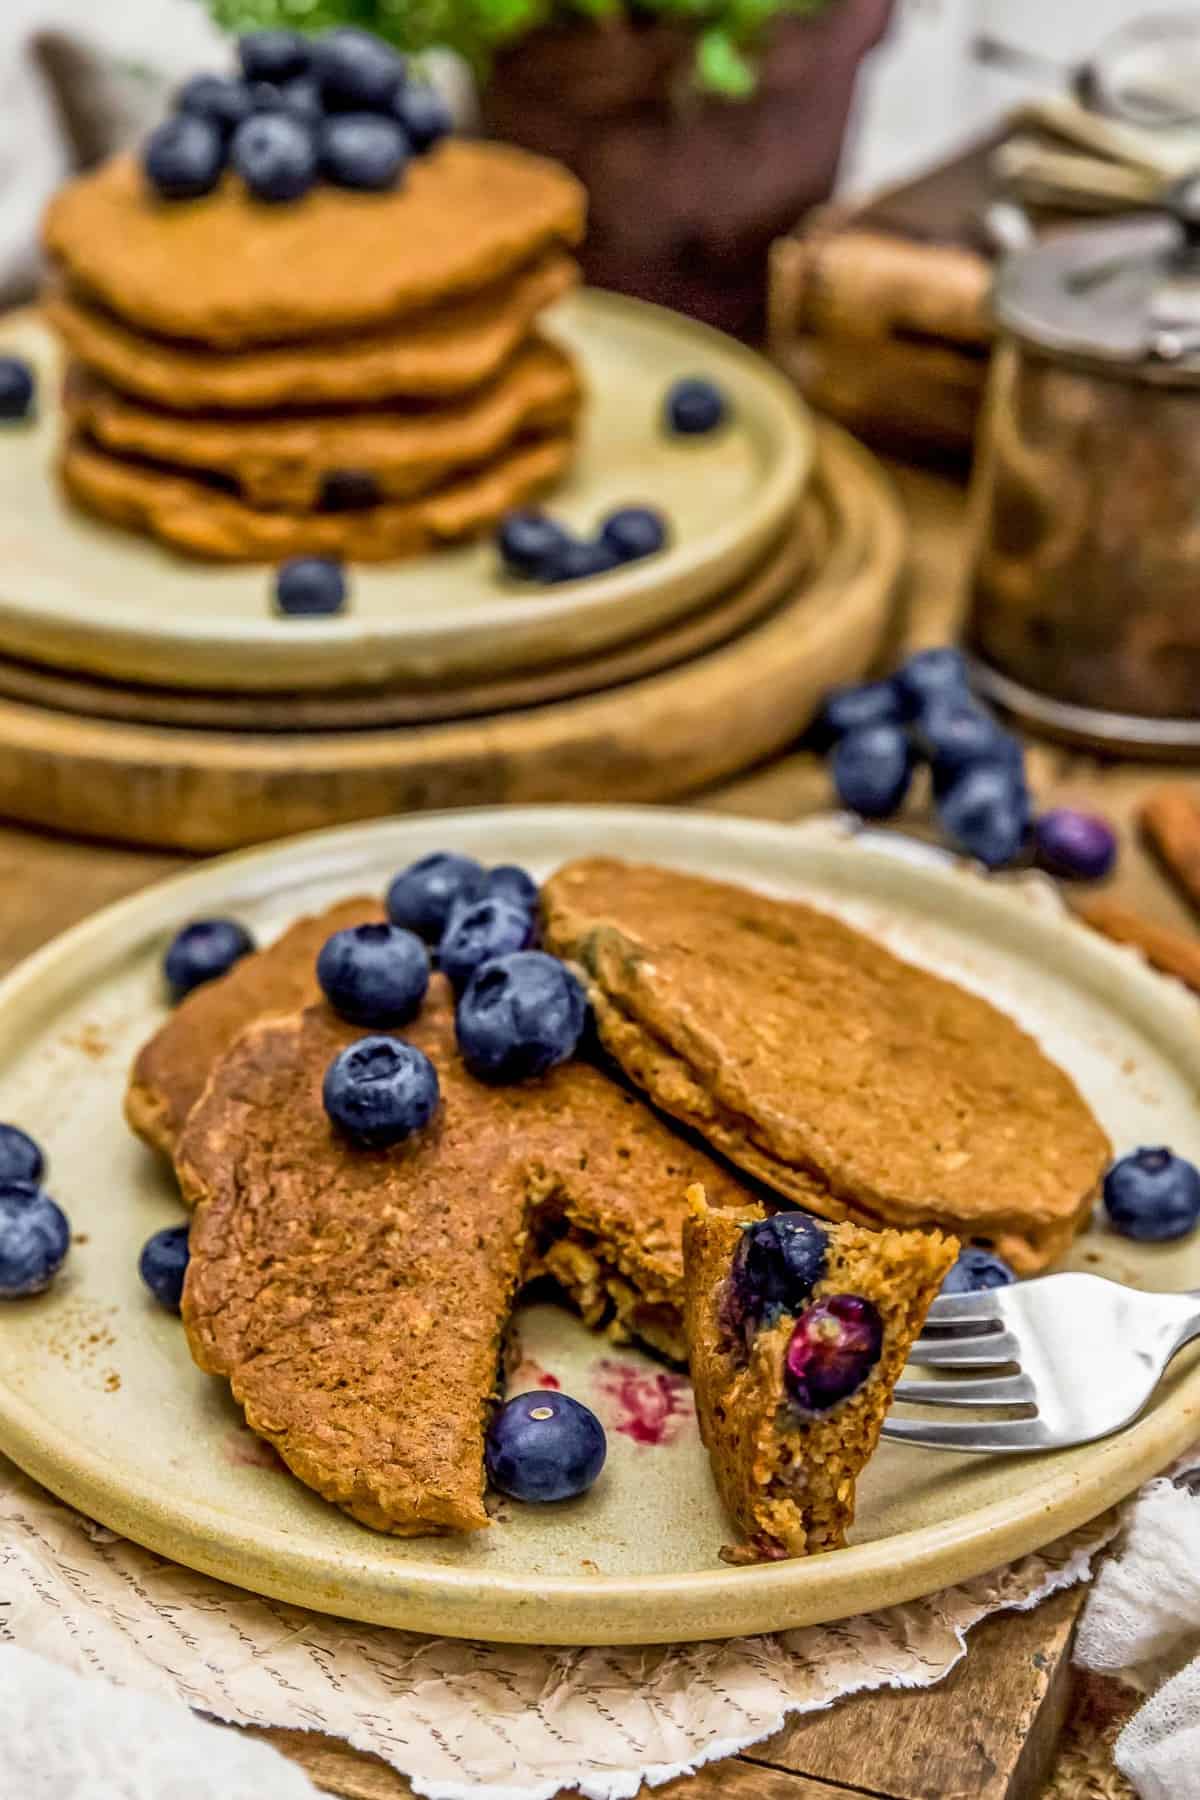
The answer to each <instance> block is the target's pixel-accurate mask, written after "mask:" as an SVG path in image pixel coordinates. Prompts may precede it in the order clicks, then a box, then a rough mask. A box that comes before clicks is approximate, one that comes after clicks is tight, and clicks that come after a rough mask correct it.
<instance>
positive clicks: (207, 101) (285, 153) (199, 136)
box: [142, 25, 451, 204]
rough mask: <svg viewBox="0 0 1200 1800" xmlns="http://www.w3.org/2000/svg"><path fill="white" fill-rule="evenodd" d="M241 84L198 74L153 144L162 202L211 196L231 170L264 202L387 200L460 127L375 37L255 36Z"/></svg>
mask: <svg viewBox="0 0 1200 1800" xmlns="http://www.w3.org/2000/svg"><path fill="white" fill-rule="evenodd" d="M238 55H239V59H240V61H241V66H242V74H241V78H240V79H238V78H235V77H231V76H222V75H196V76H193V78H192V79H191V80H190V81H188V82H185V84H184V86H183V87H182V88H181V89H180V91H179V93H178V94H177V95H176V99H175V112H174V114H173V115H172V117H171V118H169V119H167V120H165V121H164V122H163V124H161V125H160V126H159V127H158V128H157V130H155V131H154V132H152V133H151V135H150V137H149V138H148V139H147V141H146V145H145V148H144V150H143V154H142V163H143V167H144V168H145V172H146V178H147V180H148V181H149V183H150V185H151V187H152V188H153V189H154V190H155V192H156V193H157V194H159V195H160V196H161V197H162V198H163V199H164V200H196V199H199V198H200V196H201V195H203V194H208V193H211V191H212V190H213V188H214V187H215V186H216V185H217V182H218V181H219V180H220V179H221V176H222V174H223V172H224V171H225V169H226V168H227V167H231V168H233V169H234V170H235V171H236V172H237V174H238V175H240V176H241V178H242V180H243V181H244V182H245V184H246V187H247V189H248V190H249V192H250V193H251V194H252V195H253V196H254V198H255V199H256V200H263V201H270V202H273V203H276V204H279V203H282V202H286V201H291V200H299V199H300V198H301V196H302V195H304V194H306V193H308V191H309V189H310V188H311V187H313V186H314V184H315V183H316V182H317V181H318V180H321V179H324V180H325V181H329V182H332V183H334V184H335V185H336V186H338V187H347V188H358V189H361V190H364V191H368V192H379V191H381V190H383V189H385V188H392V187H395V186H396V184H397V182H398V181H399V180H400V178H401V176H402V175H403V173H404V169H405V166H406V164H407V163H408V161H409V159H410V157H412V156H419V155H421V154H423V153H424V152H425V151H426V150H429V149H431V148H432V146H433V145H434V144H436V143H437V142H438V141H439V139H441V138H443V137H445V136H446V134H447V132H449V131H450V129H451V120H450V115H449V113H448V111H447V109H446V105H445V103H444V101H443V100H442V99H441V97H440V96H439V95H438V94H437V93H436V91H435V90H434V89H433V88H432V87H429V86H427V85H426V84H424V83H421V82H414V81H410V80H409V78H408V69H407V66H406V63H405V60H404V58H403V57H402V56H401V55H400V53H399V51H397V50H394V49H393V48H392V47H391V45H390V44H386V43H384V42H383V40H382V39H381V38H378V37H375V36H374V35H373V34H372V33H371V32H369V31H361V30H359V29H358V28H357V27H355V26H349V25H348V26H340V27H339V28H338V29H336V30H334V31H327V32H325V33H323V34H322V35H321V36H320V37H317V38H311V39H310V38H305V37H302V36H301V35H300V34H299V33H298V32H295V31H254V32H250V33H248V34H247V35H246V36H245V37H243V38H241V39H240V40H239V43H238Z"/></svg>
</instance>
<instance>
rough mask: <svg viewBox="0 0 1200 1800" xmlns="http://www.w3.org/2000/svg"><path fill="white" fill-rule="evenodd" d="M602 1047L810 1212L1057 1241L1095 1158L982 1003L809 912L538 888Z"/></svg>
mask: <svg viewBox="0 0 1200 1800" xmlns="http://www.w3.org/2000/svg"><path fill="white" fill-rule="evenodd" d="M543 902H544V907H545V915H546V947H547V948H548V949H550V950H552V951H554V952H555V953H556V954H558V955H560V956H570V957H574V958H575V959H576V960H577V961H579V962H580V963H582V964H583V965H584V967H585V968H586V970H587V972H588V975H589V978H590V987H591V995H592V1001H593V1005H594V1007H595V1012H596V1021H597V1025H598V1028H599V1031H600V1035H601V1038H602V1039H603V1041H604V1043H605V1045H606V1047H607V1048H608V1050H609V1051H610V1052H611V1053H612V1055H613V1056H615V1057H616V1059H617V1061H618V1062H620V1063H621V1065H622V1066H623V1067H624V1069H625V1071H626V1073H627V1074H628V1075H629V1076H630V1077H631V1078H632V1079H633V1080H634V1081H636V1082H637V1083H638V1084H639V1085H640V1086H641V1087H643V1088H644V1089H645V1090H646V1091H647V1092H648V1093H649V1094H650V1096H651V1098H652V1099H654V1100H655V1101H657V1103H658V1104H659V1105H660V1106H662V1107H663V1108H665V1110H666V1111H668V1112H670V1113H673V1114H674V1115H675V1116H676V1117H677V1118H680V1119H683V1120H685V1121H686V1122H687V1123H688V1124H690V1125H693V1126H694V1127H695V1128H696V1129H697V1130H698V1131H700V1132H701V1133H702V1134H703V1135H704V1136H705V1137H706V1138H707V1139H708V1141H709V1142H710V1143H712V1144H714V1145H716V1146H717V1147H718V1148H719V1149H721V1150H723V1151H724V1152H725V1153H726V1154H727V1155H728V1156H730V1157H731V1158H732V1159H733V1161H734V1162H736V1163H738V1164H739V1165H740V1166H741V1167H742V1168H744V1169H747V1170H749V1171H750V1172H751V1173H753V1174H755V1175H757V1176H759V1177H761V1178H762V1179H763V1180H765V1181H767V1182H769V1183H770V1184H771V1185H772V1186H773V1187H775V1188H776V1189H777V1190H779V1191H780V1192H781V1193H784V1194H788V1195H790V1196H791V1197H792V1198H793V1199H795V1200H796V1201H798V1202H799V1203H800V1204H801V1205H803V1206H806V1207H808V1208H810V1209H811V1210H812V1211H813V1212H817V1213H821V1214H823V1215H824V1216H825V1217H827V1218H835V1219H838V1218H849V1219H852V1220H854V1221H856V1222H858V1223H860V1224H866V1225H875V1226H878V1225H880V1224H881V1223H883V1224H891V1225H925V1226H931V1225H936V1226H942V1227H945V1228H946V1229H948V1230H950V1231H953V1232H955V1233H957V1234H958V1235H960V1236H964V1237H968V1238H972V1237H973V1238H985V1239H987V1240H989V1241H991V1242H993V1243H994V1244H995V1245H996V1247H997V1248H998V1249H999V1250H1000V1252H1001V1254H1002V1255H1004V1256H1006V1257H1007V1258H1009V1260H1010V1261H1012V1263H1013V1264H1014V1266H1015V1267H1016V1268H1017V1269H1018V1270H1019V1271H1020V1272H1022V1273H1030V1272H1033V1271H1034V1270H1036V1269H1039V1268H1042V1267H1044V1266H1045V1264H1046V1263H1048V1262H1049V1261H1051V1260H1052V1258H1053V1257H1055V1256H1057V1255H1060V1254H1062V1252H1063V1251H1065V1250H1066V1249H1067V1247H1068V1246H1069V1244H1070V1242H1071V1240H1072V1238H1073V1237H1074V1235H1075V1234H1076V1232H1077V1231H1079V1230H1080V1229H1081V1228H1082V1225H1083V1223H1084V1221H1085V1219H1086V1217H1087V1214H1088V1212H1089V1210H1090V1207H1091V1204H1092V1200H1093V1198H1094V1195H1095V1191H1096V1187H1097V1184H1098V1182H1099V1179H1100V1175H1101V1172H1102V1170H1103V1168H1104V1165H1105V1163H1106V1161H1107V1159H1108V1156H1109V1145H1108V1141H1107V1139H1106V1138H1105V1135H1104V1133H1103V1131H1102V1130H1101V1129H1100V1126H1099V1125H1098V1124H1097V1122H1096V1120H1095V1119H1094V1118H1093V1116H1092V1114H1091V1112H1090V1110H1089V1108H1088V1106H1087V1104H1086V1103H1085V1101H1084V1100H1083V1099H1082V1097H1081V1096H1080V1094H1079V1092H1078V1090H1077V1089H1076V1087H1075V1085H1074V1083H1073V1082H1072V1081H1071V1079H1070V1078H1069V1076H1067V1075H1066V1074H1064V1073H1063V1071H1062V1070H1061V1069H1059V1068H1057V1067H1056V1066H1055V1064H1053V1063H1052V1062H1050V1060H1049V1059H1048V1058H1047V1057H1046V1056H1045V1055H1044V1054H1043V1053H1042V1051H1041V1050H1040V1049H1039V1048H1038V1045H1037V1044H1036V1043H1035V1042H1034V1040H1033V1039H1032V1038H1031V1037H1030V1036H1029V1035H1028V1034H1027V1033H1026V1032H1024V1031H1022V1030H1021V1028H1020V1027H1019V1026H1018V1025H1017V1024H1015V1023H1014V1021H1013V1020H1012V1019H1010V1018H1008V1017H1007V1016H1006V1015H1005V1014H1003V1013H1001V1012H999V1011H997V1009H996V1008H995V1007H994V1006H991V1005H990V1004H989V1003H988V1002H987V1001H986V1000H983V999H981V998H980V997H979V996H978V995H975V994H970V993H967V992H966V991H964V990H963V989H961V988H959V987H956V986H955V985H954V984H953V983H952V982H949V981H944V980H942V979H940V978H939V977H937V976H935V975H932V974H929V973H928V972H927V971H925V970H923V969H918V968H915V967H913V966H912V965H911V964H909V963H905V962H902V961H901V960H900V958H899V957H896V956H893V955H892V954H891V953H890V952H889V951H887V950H885V949H883V948H882V946H880V945H878V944H875V943H873V942H872V941H871V940H870V939H869V938H866V937H864V936H863V935H862V934H861V933H860V932H857V931H854V930H852V929H851V927H850V926H848V925H845V924H843V923H842V922H841V921H840V920H837V919H834V918H831V917H830V916H829V915H827V914H825V913H822V912H819V911H817V910H816V909H815V908H813V907H810V906H804V905H800V904H798V903H795V902H789V901H784V900H776V899H771V898H769V897H767V896H765V895H762V894H756V893H752V892H749V891H747V890H745V889H742V888H736V887H731V886H726V885H725V884H724V883H721V882H715V881H707V880H703V879H701V878H700V877H697V876H689V875H682V874H677V873H674V872H671V871H667V870H663V869H658V868H652V867H639V866H634V865H629V864H625V863H620V862H615V861H609V860H606V859H599V858H597V859H592V860H586V861H581V862H577V863H572V864H568V865H567V866H566V867H565V868H564V869H562V870H560V871H559V872H558V874H557V875H555V876H554V877H553V878H552V879H551V881H550V882H549V883H547V885H546V887H545V888H544V890H543Z"/></svg>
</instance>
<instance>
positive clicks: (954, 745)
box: [816, 648, 1117, 881]
mask: <svg viewBox="0 0 1200 1800" xmlns="http://www.w3.org/2000/svg"><path fill="white" fill-rule="evenodd" d="M816 732H817V740H818V742H819V743H820V745H821V746H822V748H824V749H827V750H829V751H830V752H831V759H830V760H831V770H832V775H833V784H834V788H835V790H836V792H837V795H838V798H839V800H840V801H841V803H842V804H843V806H846V807H848V808H849V809H850V811H851V812H856V813H859V814H861V816H862V817H863V818H867V819H887V818H891V817H892V815H893V814H895V813H896V812H898V811H899V810H900V808H901V806H902V805H903V804H904V801H905V799H906V797H907V795H908V791H909V788H910V786H911V784H912V779H913V776H914V774H915V773H916V770H917V768H918V767H919V766H920V764H921V763H923V762H924V763H927V764H928V765H929V769H930V773H931V775H932V780H933V796H934V801H935V804H936V807H937V815H938V820H939V822H940V824H941V826H942V829H943V831H944V832H945V833H946V836H947V837H948V838H949V839H950V841H951V842H952V843H953V844H954V845H955V846H956V848H958V849H959V850H962V851H963V852H965V853H966V854H967V855H968V856H972V857H975V858H976V859H977V860H978V861H979V862H981V863H983V864H985V866H986V867H987V868H989V869H999V868H1004V867H1006V866H1007V865H1008V864H1010V863H1013V862H1015V861H1017V859H1018V858H1019V857H1021V856H1023V855H1024V854H1025V853H1026V851H1027V850H1028V849H1029V847H1030V845H1031V844H1033V845H1034V846H1035V847H1036V850H1037V854H1038V858H1039V860H1040V861H1041V863H1042V866H1043V867H1045V868H1047V869H1049V870H1050V872H1051V873H1053V874H1056V875H1061V876H1064V877H1068V878H1075V879H1080V880H1088V881H1095V880H1099V879H1101V878H1102V877H1103V876H1105V875H1107V874H1108V872H1109V870H1110V869H1111V868H1112V865H1113V862H1114V861H1115V859H1116V854H1117V841H1116V837H1115V836H1114V834H1113V831H1112V828H1111V826H1110V825H1108V824H1107V822H1106V821H1105V820H1103V819H1099V818H1096V817H1094V816H1093V815H1091V814H1088V813H1079V812H1074V811H1072V810H1070V809H1067V808H1058V809H1055V810H1054V811H1051V812H1047V813H1045V814H1043V815H1042V817H1041V818H1040V819H1038V820H1037V821H1036V823H1035V820H1034V813H1033V803H1032V799H1031V796H1030V792H1029V786H1028V783H1027V781H1026V778H1025V756H1024V751H1023V750H1022V748H1021V745H1020V743H1019V741H1018V740H1017V739H1016V738H1015V737H1014V736H1013V735H1012V733H1011V732H1008V731H1005V730H1004V728H1003V727H1002V726H1001V725H1000V724H999V722H998V721H997V720H996V718H995V717H994V716H993V715H992V714H991V713H990V712H988V710H987V709H986V708H985V707H984V706H983V705H982V704H981V703H980V701H979V700H978V699H977V698H976V696H975V695H974V694H973V693H972V692H971V689H970V686H969V683H968V680H967V671H966V666H965V664H964V662H963V659H962V657H961V655H960V654H959V652H958V651H957V650H952V649H949V648H941V649H935V650H922V651H919V652H918V653H917V655H915V656H912V657H910V658H909V660H908V661H907V662H906V663H905V664H904V665H903V666H902V667H901V668H900V669H899V670H897V672H896V674H895V675H893V676H892V677H891V678H890V679H889V680H886V681H871V682H866V683H864V684H862V685H859V686H853V687H844V688H837V689H835V690H834V691H833V692H832V693H831V694H829V695H828V696H827V698H826V701H825V705H824V707H823V709H822V712H821V715H820V718H819V720H818V722H817V727H816Z"/></svg>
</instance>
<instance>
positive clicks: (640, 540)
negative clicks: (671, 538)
mask: <svg viewBox="0 0 1200 1800" xmlns="http://www.w3.org/2000/svg"><path fill="white" fill-rule="evenodd" d="M600 541H601V543H603V544H607V545H608V547H609V549H610V550H612V551H613V552H614V553H615V554H616V558H617V561H618V562H623V563H625V562H640V561H641V559H642V557H643V556H653V555H654V554H655V552H656V551H658V550H661V549H662V547H663V545H664V544H665V543H666V541H667V526H666V521H665V520H664V518H663V516H662V514H661V513H659V512H655V510H654V508H653V507H652V506H623V507H622V508H621V510H620V511H619V512H614V513H610V514H609V515H608V517H607V519H605V521H604V523H603V525H602V526H601V527H600Z"/></svg>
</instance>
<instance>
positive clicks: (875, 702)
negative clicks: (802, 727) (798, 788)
mask: <svg viewBox="0 0 1200 1800" xmlns="http://www.w3.org/2000/svg"><path fill="white" fill-rule="evenodd" d="M900 718H901V706H900V695H899V693H898V692H897V690H896V687H895V684H894V683H893V682H890V681H864V682H860V683H857V684H856V685H854V686H852V687H838V688H832V689H831V690H830V692H829V693H828V694H826V696H825V699H824V702H823V704H822V707H821V711H820V713H819V714H818V715H817V721H816V724H815V726H814V727H813V733H814V736H815V738H816V739H817V741H818V742H819V743H820V745H821V746H822V747H823V748H825V749H828V748H829V747H830V746H831V745H833V744H836V743H837V741H838V739H839V738H844V737H846V736H847V734H848V733H849V732H851V731H864V730H865V729H866V728H867V726H868V725H898V724H899V723H900Z"/></svg>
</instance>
